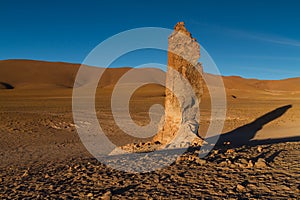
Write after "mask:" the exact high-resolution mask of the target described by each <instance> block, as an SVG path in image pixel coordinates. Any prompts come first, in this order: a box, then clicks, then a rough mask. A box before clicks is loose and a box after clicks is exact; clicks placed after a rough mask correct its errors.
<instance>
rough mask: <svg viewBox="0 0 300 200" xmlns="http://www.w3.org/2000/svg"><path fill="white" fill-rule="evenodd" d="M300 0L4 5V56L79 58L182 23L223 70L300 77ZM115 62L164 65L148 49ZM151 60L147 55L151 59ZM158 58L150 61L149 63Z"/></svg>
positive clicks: (18, 0)
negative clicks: (119, 39)
mask: <svg viewBox="0 0 300 200" xmlns="http://www.w3.org/2000/svg"><path fill="white" fill-rule="evenodd" d="M299 8H300V3H299V1H296V0H295V1H290V0H285V1H266V0H262V1H253V0H252V1H247V0H245V1H221V0H220V1H214V0H212V1H201V0H198V1H188V0H186V1H177V0H172V1H164V2H162V1H161V0H160V1H158V0H153V1H115V0H110V1H96V0H94V1H79V0H77V1H76V0H74V1H71V0H70V1H58V0H52V1H48V0H43V1H37V0H36V1H33V0H27V1H22V0H2V1H1V2H0V24H1V29H0V59H1V60H4V59H15V58H18V59H36V60H47V61H65V62H74V63H81V62H82V61H83V60H84V58H85V57H86V56H87V54H88V53H89V52H90V51H91V50H92V49H93V48H94V47H95V46H97V45H98V44H99V43H100V42H102V41H103V40H105V39H107V38H108V37H110V36H112V35H114V34H117V33H119V32H121V31H125V30H128V29H132V28H138V27H148V26H151V27H164V28H173V26H174V25H175V24H176V22H178V21H184V22H185V24H186V27H187V28H188V29H189V30H190V32H191V33H192V35H193V36H194V37H195V38H197V39H198V41H199V42H200V44H201V45H202V46H204V47H205V49H206V50H207V52H208V53H209V54H210V56H211V57H212V58H213V59H214V61H215V63H216V64H217V66H218V68H219V70H220V72H221V73H222V74H223V75H239V76H243V77H247V78H259V79H282V78H288V77H298V76H300V12H299ZM144 53H148V55H145V54H142V53H138V54H136V55H135V56H132V55H131V56H130V55H129V56H128V58H127V59H126V58H124V59H120V60H119V61H118V62H116V63H117V64H118V65H120V66H121V65H122V66H123V65H126V66H134V65H138V64H142V63H143V62H145V60H146V61H147V62H156V61H157V62H158V61H160V62H164V61H165V54H164V53H161V52H158V51H148V52H147V51H145V52H144ZM145 57H146V58H147V59H146V58H145ZM151 59H152V60H153V61H152V60H151Z"/></svg>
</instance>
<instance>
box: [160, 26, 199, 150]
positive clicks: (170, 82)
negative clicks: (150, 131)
mask: <svg viewBox="0 0 300 200" xmlns="http://www.w3.org/2000/svg"><path fill="white" fill-rule="evenodd" d="M199 58H200V45H199V43H198V42H197V41H196V39H195V38H193V37H192V35H191V33H190V32H189V31H188V30H187V29H186V28H185V26H184V23H183V22H179V23H177V24H176V25H175V27H174V32H173V33H172V34H171V35H170V36H169V39H168V70H167V75H166V86H167V88H169V89H170V90H172V91H170V90H169V89H166V98H165V116H164V117H163V119H162V123H161V127H160V131H159V132H158V134H157V135H156V136H155V137H154V140H155V141H159V142H160V143H162V144H170V143H171V144H170V145H171V146H173V147H182V146H185V145H188V143H190V142H191V141H192V140H193V138H194V137H195V136H196V135H197V132H198V126H199V117H200V116H199V114H200V110H199V103H200V99H201V96H202V94H203V78H202V67H201V64H200V63H198V60H199ZM170 145H169V146H170Z"/></svg>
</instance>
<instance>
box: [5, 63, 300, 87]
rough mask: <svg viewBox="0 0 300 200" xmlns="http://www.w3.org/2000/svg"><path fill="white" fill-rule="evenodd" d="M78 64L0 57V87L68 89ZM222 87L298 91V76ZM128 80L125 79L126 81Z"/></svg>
mask: <svg viewBox="0 0 300 200" xmlns="http://www.w3.org/2000/svg"><path fill="white" fill-rule="evenodd" d="M79 67H80V64H71V63H64V62H45V61H34V60H2V61H0V89H12V88H15V89H24V88H27V89H33V88H72V87H73V85H74V80H75V77H76V73H77V71H78V69H79ZM91 69H92V70H91V72H90V73H95V72H97V73H98V72H103V68H95V67H91ZM130 69H132V68H129V67H124V68H114V69H112V68H110V69H107V70H106V71H105V73H104V74H103V77H102V78H101V81H100V83H99V86H100V87H107V86H111V85H114V84H115V83H116V82H117V81H118V80H119V78H120V77H121V76H122V75H123V74H125V73H126V72H128V71H129V70H130ZM160 72H161V71H160V70H159V69H155V68H153V69H134V73H132V74H131V78H130V79H129V80H130V81H132V82H139V81H140V80H144V78H145V76H147V77H148V79H149V77H151V78H150V79H152V80H153V81H155V80H156V79H157V78H158V77H160V74H161V73H160ZM206 77H207V78H209V79H215V78H217V77H216V76H215V75H211V74H206ZM222 78H223V81H224V84H225V87H226V89H235V90H243V91H271V92H272V91H283V92H284V91H286V92H297V91H300V78H290V79H285V80H257V79H245V78H242V77H238V76H225V77H222ZM88 80H89V74H86V78H84V79H82V80H79V81H78V82H79V84H80V85H84V84H87V83H88ZM130 81H129V82H130Z"/></svg>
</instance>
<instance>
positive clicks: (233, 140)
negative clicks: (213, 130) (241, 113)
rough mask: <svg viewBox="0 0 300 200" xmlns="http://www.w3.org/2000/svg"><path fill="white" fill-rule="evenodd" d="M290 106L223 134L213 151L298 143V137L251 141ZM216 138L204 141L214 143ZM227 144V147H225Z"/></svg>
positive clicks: (290, 106) (299, 139) (289, 106)
mask: <svg viewBox="0 0 300 200" xmlns="http://www.w3.org/2000/svg"><path fill="white" fill-rule="evenodd" d="M290 108H292V105H286V106H282V107H279V108H277V109H275V110H273V111H271V112H268V113H266V114H265V115H263V116H261V117H259V118H257V119H256V120H254V121H253V122H251V123H249V124H246V125H244V126H241V127H239V128H237V129H235V130H233V131H230V132H228V133H224V134H222V135H220V136H219V138H218V140H217V143H216V145H215V149H218V148H221V149H224V148H237V147H241V146H243V145H246V146H256V145H263V144H274V143H281V142H296V141H300V136H295V137H287V138H276V139H265V140H253V138H254V137H255V135H256V133H257V132H258V131H259V130H261V129H262V128H263V126H264V125H266V124H268V123H270V122H271V121H273V120H275V119H277V118H279V117H281V116H282V115H283V114H284V113H286V112H287V111H288V110H289V109H290ZM216 137H217V136H214V137H210V138H207V139H206V141H207V142H208V143H213V141H216ZM224 143H227V144H229V145H225V146H224Z"/></svg>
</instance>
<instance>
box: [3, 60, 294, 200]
mask: <svg viewBox="0 0 300 200" xmlns="http://www.w3.org/2000/svg"><path fill="white" fill-rule="evenodd" d="M22 66H24V67H25V68H26V70H25V71H28V73H25V72H20V70H21V71H22V69H25V68H22ZM54 69H55V70H54ZM53 70H54V71H53ZM77 70H78V65H73V64H65V63H44V62H35V61H0V82H1V87H0V88H2V89H1V90H0V119H1V120H0V147H1V152H0V158H1V163H0V172H1V173H0V182H1V184H0V197H1V198H3V199H4V198H6V197H12V198H18V197H20V198H21V197H33V198H45V197H52V198H58V197H60V198H63V199H66V198H70V197H77V198H97V197H101V196H103V195H104V196H105V197H106V198H107V199H109V198H111V197H112V199H120V198H123V199H147V198H148V199H151V198H153V199H160V198H162V199H170V198H173V199H178V198H184V199H186V198H194V199H197V198H201V197H206V198H214V199H224V198H234V199H238V198H251V197H252V198H263V199H265V198H281V199H286V198H291V199H299V198H300V196H299V193H300V191H299V190H300V188H299V185H300V182H299V180H300V177H299V169H300V166H299V158H300V126H299V124H300V112H299V109H300V89H299V88H298V87H299V85H300V84H299V83H300V81H299V80H300V79H298V78H295V79H288V80H282V81H258V80H249V79H242V78H240V77H224V78H223V79H224V83H225V86H226V91H227V101H228V104H227V107H228V110H227V116H226V121H225V126H224V129H223V133H222V136H221V140H220V144H218V145H217V146H216V147H215V149H214V150H213V151H212V152H211V153H210V154H209V155H208V156H206V157H205V158H203V159H200V158H198V157H197V156H195V155H194V154H193V152H190V153H187V154H186V155H185V156H183V157H181V158H179V159H178V160H177V161H176V162H175V163H173V164H172V165H171V166H168V167H166V168H163V169H161V170H158V171H155V172H149V173H144V174H131V173H125V172H121V171H117V170H114V169H111V168H109V167H106V166H104V165H103V164H101V163H99V162H98V161H96V160H95V159H94V158H92V156H91V155H90V154H89V153H88V152H87V151H86V149H85V147H84V146H83V145H82V143H81V141H80V138H79V137H78V135H77V133H76V130H75V125H74V122H73V120H72V110H71V107H72V105H71V103H72V99H71V97H72V88H71V87H72V84H73V82H74V78H75V74H76V71H77ZM128 70H129V68H123V69H113V70H110V71H109V72H106V75H105V78H104V79H102V80H101V81H100V87H99V89H98V90H97V98H96V99H97V101H96V109H97V114H98V119H99V122H100V124H101V126H102V127H103V129H104V130H105V131H106V133H107V136H108V137H109V138H110V139H111V140H112V141H113V142H114V143H115V144H117V145H124V144H126V143H131V142H136V143H138V142H147V141H148V140H150V139H151V138H146V139H143V140H140V139H138V138H134V137H130V136H128V135H124V134H123V133H122V131H121V130H119V129H117V127H116V125H115V123H114V121H113V118H112V115H111V110H110V109H109V104H110V95H111V92H112V88H113V85H114V83H115V82H116V80H118V77H120V76H122V74H123V73H125V72H126V71H128ZM138 73H139V77H140V78H142V75H143V74H144V73H143V72H140V71H139V72H138ZM146 75H147V76H150V75H153V76H154V77H155V70H153V71H152V73H149V72H147V73H146ZM207 76H209V78H212V79H213V78H214V76H212V75H207ZM82 83H83V84H84V82H82ZM7 84H8V85H10V86H12V87H13V89H7ZM163 102H164V88H162V87H160V86H157V85H147V86H145V87H142V88H140V89H139V90H138V91H137V92H136V93H135V95H134V96H133V97H132V98H131V103H130V109H131V114H132V118H133V119H134V120H135V121H136V122H137V123H139V124H146V123H148V122H149V118H148V113H147V111H148V108H149V107H150V106H151V105H152V104H153V103H163ZM214 120H216V119H214ZM209 122H210V99H209V95H208V94H207V92H206V95H205V96H204V98H203V101H202V103H201V123H200V132H201V134H203V135H205V132H206V128H207V126H208V124H209ZM228 141H230V144H228V145H224V143H223V142H228ZM195 152H196V153H197V152H199V149H195V151H194V153H195ZM124 159H126V158H124Z"/></svg>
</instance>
